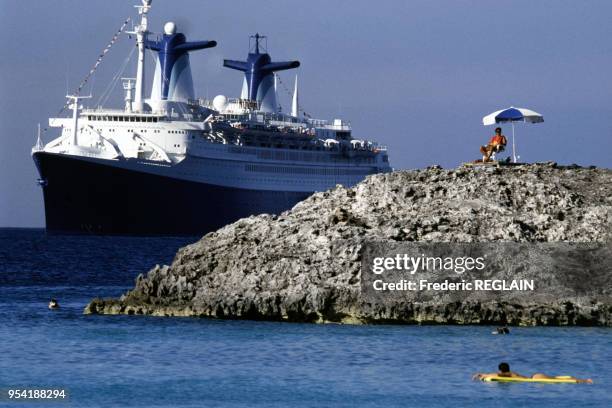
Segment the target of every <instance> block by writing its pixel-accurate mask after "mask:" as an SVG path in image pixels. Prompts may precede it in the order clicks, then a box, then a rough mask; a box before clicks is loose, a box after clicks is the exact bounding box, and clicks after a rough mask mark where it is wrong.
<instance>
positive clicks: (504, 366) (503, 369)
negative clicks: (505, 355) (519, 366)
mask: <svg viewBox="0 0 612 408" xmlns="http://www.w3.org/2000/svg"><path fill="white" fill-rule="evenodd" d="M497 368H498V369H499V372H500V373H509V372H510V364H508V363H499V366H497Z"/></svg>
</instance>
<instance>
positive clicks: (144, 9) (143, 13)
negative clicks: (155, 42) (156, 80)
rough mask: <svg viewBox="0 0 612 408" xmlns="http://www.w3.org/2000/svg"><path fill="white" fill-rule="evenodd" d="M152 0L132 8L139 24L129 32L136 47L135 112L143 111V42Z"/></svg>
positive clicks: (144, 1) (143, 1)
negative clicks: (137, 15) (136, 11)
mask: <svg viewBox="0 0 612 408" xmlns="http://www.w3.org/2000/svg"><path fill="white" fill-rule="evenodd" d="M152 2H153V0H142V5H141V6H134V7H136V8H137V9H138V14H140V24H139V25H137V26H136V27H135V28H134V31H130V32H129V33H130V34H136V45H137V46H138V66H137V67H136V87H135V94H134V104H133V106H132V107H133V109H134V111H136V112H143V111H144V99H143V94H144V81H145V41H146V39H147V34H148V32H149V31H148V23H149V22H148V16H147V14H148V13H149V10H151V3H152Z"/></svg>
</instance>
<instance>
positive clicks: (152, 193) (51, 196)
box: [33, 152, 311, 235]
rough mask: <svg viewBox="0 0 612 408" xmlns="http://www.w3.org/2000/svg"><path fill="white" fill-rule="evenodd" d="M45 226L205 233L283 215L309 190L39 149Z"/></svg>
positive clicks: (130, 232) (95, 230)
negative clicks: (245, 185)
mask: <svg viewBox="0 0 612 408" xmlns="http://www.w3.org/2000/svg"><path fill="white" fill-rule="evenodd" d="M33 158H34V162H35V163H36V166H37V167H38V171H39V173H40V180H41V185H42V186H43V195H44V201H45V220H46V226H47V231H49V232H55V233H89V234H126V235H203V234H205V233H207V232H210V231H214V230H217V229H219V228H221V227H223V226H225V225H227V224H230V223H232V222H234V221H236V220H238V219H240V218H244V217H248V216H250V215H255V214H262V213H269V214H279V213H281V212H283V211H285V210H287V209H290V208H291V207H293V206H294V205H295V204H296V203H298V202H299V201H302V200H303V199H305V198H306V197H308V196H309V195H310V194H311V193H310V192H286V191H263V190H247V189H238V188H229V187H223V186H217V185H211V184H203V183H197V182H192V181H186V180H180V179H176V178H171V177H164V176H160V175H154V174H149V173H144V172H138V171H133V170H128V169H123V168H118V167H113V166H108V165H104V164H100V163H95V162H92V161H87V160H81V159H78V158H71V157H70V156H66V155H59V154H53V153H45V152H36V153H34V155H33Z"/></svg>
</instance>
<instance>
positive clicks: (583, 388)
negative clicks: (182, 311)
mask: <svg viewBox="0 0 612 408" xmlns="http://www.w3.org/2000/svg"><path fill="white" fill-rule="evenodd" d="M196 239H197V237H193V238H133V237H89V236H52V235H46V234H45V233H44V231H42V230H11V229H5V230H0V390H2V391H3V393H6V391H7V390H8V389H34V388H39V389H40V388H54V389H65V390H66V392H67V394H68V398H67V399H66V400H65V401H63V402H58V401H46V402H37V403H32V404H31V405H32V406H36V407H43V406H58V407H62V406H74V407H127V406H130V407H174V406H180V407H259V406H266V407H268V406H270V407H314V406H343V407H354V406H363V407H375V406H384V407H391V406H403V407H469V406H479V407H523V406H537V407H610V406H612V391H611V390H612V370H611V369H610V367H611V366H612V361H611V356H612V342H611V340H612V336H611V335H612V331H611V330H610V329H607V328H580V327H572V328H512V329H511V330H512V333H511V334H510V335H505V336H503V335H492V334H491V331H492V330H493V329H494V328H493V327H488V326H464V327H460V326H350V325H314V324H293V323H276V322H252V321H228V320H211V319H201V318H160V317H146V316H86V315H83V308H84V307H85V305H86V304H87V303H88V301H89V300H91V299H92V298H94V297H96V296H99V297H111V296H119V295H121V294H122V293H124V292H125V291H126V290H128V289H129V288H130V287H131V286H132V285H133V282H134V279H135V277H136V276H137V275H138V274H139V273H142V272H146V271H147V270H149V269H150V268H151V267H152V266H154V265H155V264H156V263H160V264H161V263H169V262H171V261H172V257H173V256H174V253H175V252H176V250H177V249H178V248H179V247H181V246H184V245H186V244H188V243H190V242H193V241H195V240H196ZM52 297H55V298H57V299H58V301H59V303H60V305H61V308H60V309H59V310H54V311H51V310H48V309H47V304H48V302H49V299H50V298H52ZM500 361H506V362H508V363H510V365H511V368H512V369H513V370H515V371H517V372H519V373H521V374H530V373H534V372H544V373H547V374H555V375H575V376H579V377H592V378H593V379H594V381H595V384H594V385H584V384H497V383H483V382H480V381H472V380H471V376H472V374H474V373H475V372H478V371H495V369H496V366H497V364H498V363H499V362H500ZM27 405H28V404H24V403H23V402H14V401H10V400H8V399H7V397H6V396H5V395H4V396H2V397H0V406H6V407H17V406H27Z"/></svg>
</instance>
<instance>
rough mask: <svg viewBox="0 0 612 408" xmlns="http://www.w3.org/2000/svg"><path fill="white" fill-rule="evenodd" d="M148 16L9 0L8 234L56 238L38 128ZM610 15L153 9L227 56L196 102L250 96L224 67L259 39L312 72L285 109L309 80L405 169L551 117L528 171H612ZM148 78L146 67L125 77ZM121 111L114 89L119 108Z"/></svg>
mask: <svg viewBox="0 0 612 408" xmlns="http://www.w3.org/2000/svg"><path fill="white" fill-rule="evenodd" d="M136 3H137V1H135V0H90V1H83V0H48V1H34V2H32V1H23V0H0V30H1V32H2V37H3V40H2V42H1V45H0V47H1V50H2V54H1V55H2V58H0V71H1V73H2V75H0V92H1V95H2V98H0V227H43V226H44V209H43V197H42V192H41V190H40V187H38V186H37V185H36V183H35V181H36V178H37V176H38V175H37V172H36V168H35V166H34V164H33V162H32V159H31V156H30V150H31V147H32V146H33V145H34V143H35V141H36V126H37V124H38V123H42V124H43V126H45V125H46V123H47V121H48V118H49V117H50V116H51V117H53V116H55V115H56V114H57V112H58V110H59V109H60V108H61V107H62V106H63V104H64V102H65V99H64V96H65V95H66V93H69V92H73V91H74V89H75V88H76V87H77V86H78V84H79V82H80V81H81V80H82V79H83V77H85V75H86V74H87V72H88V71H89V69H90V68H91V67H92V66H93V64H94V62H95V60H96V58H97V57H98V55H99V54H100V52H101V51H102V50H103V49H104V47H105V46H106V44H107V43H108V42H109V41H110V39H111V38H112V36H113V34H114V33H115V31H116V30H117V29H118V28H119V27H120V26H121V23H122V22H123V21H124V20H125V19H126V18H127V17H128V16H132V17H134V18H135V17H136V10H135V9H134V8H133V5H134V4H136ZM611 15H612V2H611V1H607V0H601V1H573V0H539V1H527V0H525V1H523V0H520V1H519V0H516V1H515V0H506V1H503V2H502V1H490V0H472V1H469V0H438V1H434V0H418V1H407V0H379V1H362V0H334V1H329V0H327V1H326V0H308V1H292V0H262V1H251V0H243V1H237V0H224V1H221V2H219V1H216V2H213V1H206V0H154V1H153V9H152V11H151V13H150V16H151V17H150V29H151V30H152V31H156V32H161V31H162V27H163V24H164V23H165V22H166V21H174V22H176V24H177V26H178V31H182V32H184V33H185V34H186V35H187V37H188V39H191V40H216V41H217V42H218V46H217V47H216V48H213V49H209V50H204V51H200V52H197V53H195V54H193V55H192V56H191V65H192V72H193V75H194V85H195V89H196V94H198V95H200V96H202V97H209V98H212V97H214V96H215V95H218V94H224V95H226V96H230V97H237V96H238V95H239V93H240V89H241V86H242V78H241V73H239V72H237V71H233V70H229V69H226V68H223V67H222V61H223V59H224V58H228V59H244V58H246V54H247V52H248V45H249V38H248V37H249V35H252V34H254V33H255V32H259V33H261V34H265V35H267V36H268V47H267V48H268V51H269V53H270V54H271V56H272V58H273V60H279V61H280V60H293V59H298V60H299V61H300V62H301V67H300V68H299V69H298V70H295V71H285V72H281V73H280V77H281V81H282V85H281V86H280V90H279V96H280V102H281V105H282V106H283V107H284V108H285V110H286V111H289V109H290V106H291V105H290V103H291V102H290V94H289V92H287V91H288V90H291V89H292V88H293V80H294V75H295V74H296V73H297V74H298V76H299V85H300V102H301V107H302V108H303V109H304V110H305V111H306V112H308V113H309V114H311V115H312V116H314V117H317V118H327V119H332V118H336V117H341V118H343V119H346V120H349V121H350V122H351V124H352V126H353V134H354V136H355V137H357V138H362V139H369V140H375V141H378V142H379V143H381V144H382V145H385V146H387V147H388V149H389V157H390V161H391V165H392V166H393V167H394V168H395V169H413V168H422V167H425V166H429V165H432V164H439V165H441V166H443V167H445V168H449V167H456V166H458V165H460V164H461V163H462V162H465V161H469V160H474V159H477V158H479V156H480V154H479V152H478V149H479V146H480V145H482V144H485V143H486V142H487V140H488V139H489V138H490V136H491V134H492V132H493V128H491V127H484V126H482V117H483V116H485V115H486V114H488V113H491V112H493V111H496V110H498V109H502V108H505V107H508V106H517V107H526V108H530V109H533V110H535V111H537V112H540V113H541V114H543V115H544V120H545V121H544V123H541V124H518V125H517V127H516V143H517V152H518V155H519V156H520V157H521V160H522V161H528V162H536V161H548V160H552V161H556V162H559V163H566V164H570V163H578V164H581V165H596V166H600V167H607V168H611V167H612V103H611V102H612V101H611V97H612V24H610V16H611ZM133 46H134V42H133V40H130V39H129V38H128V37H127V36H122V37H120V39H119V41H118V42H117V43H116V45H115V46H114V47H113V48H112V49H111V51H110V52H109V53H108V54H107V56H106V57H105V58H104V60H103V62H102V64H101V66H100V67H99V69H98V71H97V72H96V74H95V76H94V78H93V80H92V82H91V86H88V87H86V89H85V90H84V91H83V92H82V93H89V92H91V93H92V94H93V96H94V97H93V98H92V99H91V100H90V101H87V102H86V104H89V105H90V106H96V104H97V103H99V97H100V95H101V94H102V93H103V92H104V90H105V89H106V88H107V86H108V84H109V83H110V82H111V79H112V78H113V76H115V75H116V74H117V71H118V69H119V67H120V66H121V65H122V63H123V62H124V61H125V59H126V57H127V56H128V54H129V53H130V51H131V50H132V47H133ZM147 58H148V59H149V73H152V67H151V64H152V62H151V58H150V55H147ZM134 75H135V58H132V60H131V61H130V62H129V64H128V65H127V69H126V72H125V73H124V75H123V76H134ZM150 79H152V75H149V80H150ZM148 86H149V88H150V84H149V85H148ZM285 87H286V88H287V91H285ZM122 98H123V94H122V90H121V89H120V87H116V88H115V89H114V92H113V93H112V94H111V97H110V98H109V99H108V102H107V103H106V105H105V106H107V107H113V106H115V107H120V106H122V103H123V102H122ZM504 133H505V134H506V135H507V136H510V135H511V129H510V127H504ZM56 136H57V134H56V133H54V132H52V131H50V132H47V133H45V134H44V135H43V140H44V141H45V142H48V141H50V140H51V139H53V138H55V137H56ZM109 182H110V181H109Z"/></svg>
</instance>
